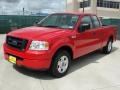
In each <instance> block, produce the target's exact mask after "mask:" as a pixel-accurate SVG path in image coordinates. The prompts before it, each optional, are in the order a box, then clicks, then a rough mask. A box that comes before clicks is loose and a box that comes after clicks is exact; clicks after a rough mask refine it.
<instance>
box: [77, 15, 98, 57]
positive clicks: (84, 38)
mask: <svg viewBox="0 0 120 90" xmlns="http://www.w3.org/2000/svg"><path fill="white" fill-rule="evenodd" d="M87 24H88V25H87ZM83 25H87V27H88V26H89V28H81V27H84V26H83ZM93 27H94V26H93V22H92V19H91V17H90V16H84V17H83V18H82V19H81V22H80V25H79V30H78V32H77V34H76V41H75V48H76V57H80V56H82V55H85V54H88V53H90V52H92V51H94V50H95V49H96V47H94V45H95V42H96V37H94V36H93V35H94V34H95V33H94V32H93V30H92V29H93ZM82 29H84V30H82Z"/></svg>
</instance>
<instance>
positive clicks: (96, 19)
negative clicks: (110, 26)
mask: <svg viewBox="0 0 120 90" xmlns="http://www.w3.org/2000/svg"><path fill="white" fill-rule="evenodd" d="M92 20H93V24H94V28H97V27H100V22H99V20H98V18H97V17H96V16H92Z"/></svg>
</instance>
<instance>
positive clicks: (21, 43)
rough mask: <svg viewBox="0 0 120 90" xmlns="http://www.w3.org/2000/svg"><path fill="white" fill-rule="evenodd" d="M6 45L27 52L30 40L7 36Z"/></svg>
mask: <svg viewBox="0 0 120 90" xmlns="http://www.w3.org/2000/svg"><path fill="white" fill-rule="evenodd" d="M6 43H7V44H8V45H9V46H11V47H13V48H17V49H19V50H25V49H26V47H27V43H28V40H25V39H20V38H16V37H11V36H7V38H6Z"/></svg>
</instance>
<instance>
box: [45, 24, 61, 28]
mask: <svg viewBox="0 0 120 90" xmlns="http://www.w3.org/2000/svg"><path fill="white" fill-rule="evenodd" d="M43 27H51V28H52V27H53V28H61V27H59V26H52V25H48V26H43Z"/></svg>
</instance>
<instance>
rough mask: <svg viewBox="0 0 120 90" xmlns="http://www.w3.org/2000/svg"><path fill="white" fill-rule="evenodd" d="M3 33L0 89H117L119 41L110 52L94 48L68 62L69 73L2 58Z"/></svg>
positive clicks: (1, 38) (0, 54) (1, 37)
mask: <svg viewBox="0 0 120 90" xmlns="http://www.w3.org/2000/svg"><path fill="white" fill-rule="evenodd" d="M4 41H5V35H0V90H120V41H117V42H116V43H115V44H114V48H113V51H112V53H111V54H109V55H105V54H102V53H100V52H99V51H96V52H94V53H91V54H89V55H86V56H83V57H81V58H79V59H77V60H76V61H74V62H73V63H72V65H71V68H70V71H69V73H68V75H66V76H65V77H63V78H58V79H57V78H54V77H52V76H51V75H49V74H48V73H47V72H40V71H31V70H26V69H23V68H18V67H16V66H14V65H13V64H11V63H9V62H7V61H6V60H4V58H3V48H2V45H3V42H4Z"/></svg>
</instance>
